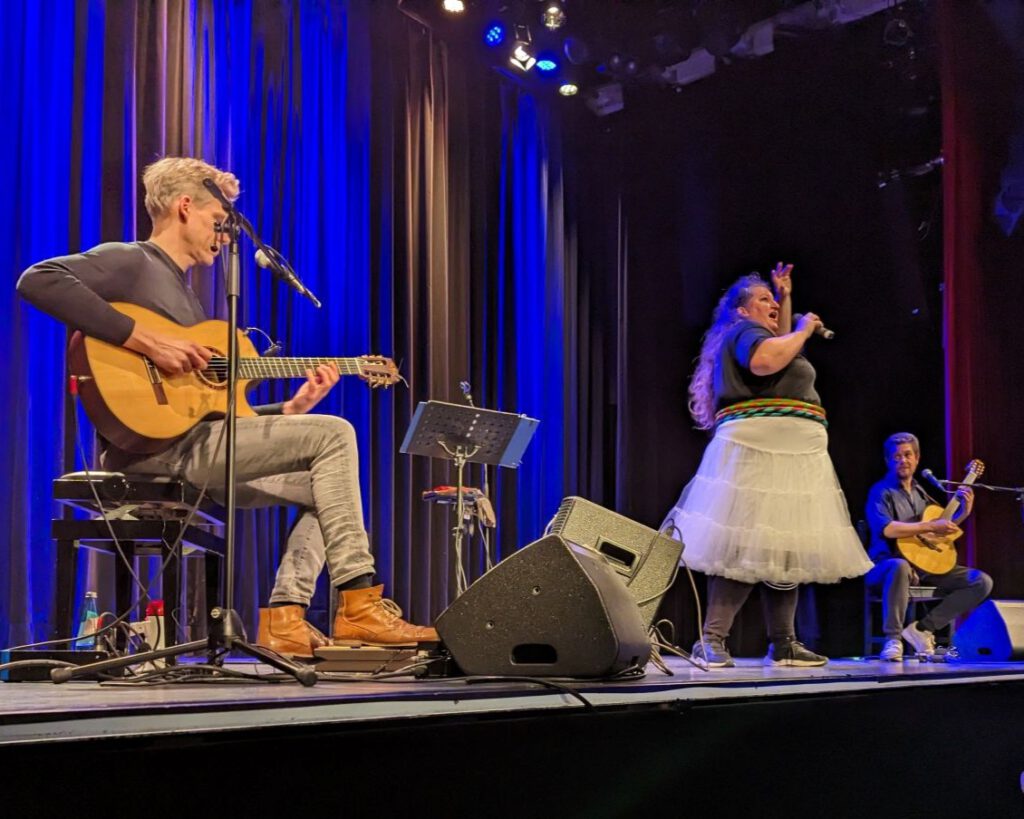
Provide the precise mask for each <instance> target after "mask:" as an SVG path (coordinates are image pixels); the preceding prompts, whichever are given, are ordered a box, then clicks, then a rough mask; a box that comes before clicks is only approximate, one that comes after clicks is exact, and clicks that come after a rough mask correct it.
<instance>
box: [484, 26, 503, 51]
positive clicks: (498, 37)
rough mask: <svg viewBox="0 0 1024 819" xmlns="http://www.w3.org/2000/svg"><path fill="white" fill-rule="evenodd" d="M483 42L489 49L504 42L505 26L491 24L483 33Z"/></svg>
mask: <svg viewBox="0 0 1024 819" xmlns="http://www.w3.org/2000/svg"><path fill="white" fill-rule="evenodd" d="M484 42H485V43H487V45H489V46H491V47H494V46H498V45H501V44H502V43H503V42H505V26H503V25H502V24H501V23H491V24H490V25H489V26H488V27H487V30H486V31H485V32H484Z"/></svg>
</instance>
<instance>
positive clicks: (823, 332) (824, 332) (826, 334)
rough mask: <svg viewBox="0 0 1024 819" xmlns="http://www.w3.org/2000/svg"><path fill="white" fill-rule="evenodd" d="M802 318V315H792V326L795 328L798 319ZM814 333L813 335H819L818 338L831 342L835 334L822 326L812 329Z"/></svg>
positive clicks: (798, 321)
mask: <svg viewBox="0 0 1024 819" xmlns="http://www.w3.org/2000/svg"><path fill="white" fill-rule="evenodd" d="M803 317H804V314H803V313H794V314H793V326H794V327H796V325H798V324H799V323H800V319H802V318H803ZM814 333H815V335H819V336H821V337H822V338H824V339H826V340H828V341H831V340H832V339H834V338H835V337H836V334H835V333H834V332H832V331H831V330H829V329H828V327H826V326H825V325H824V324H822V325H819V326H818V327H816V328H815V329H814Z"/></svg>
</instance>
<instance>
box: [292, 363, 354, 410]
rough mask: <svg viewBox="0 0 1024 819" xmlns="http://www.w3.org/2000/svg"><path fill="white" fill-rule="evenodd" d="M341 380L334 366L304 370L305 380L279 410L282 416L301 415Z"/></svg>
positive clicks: (321, 366) (325, 365) (323, 365)
mask: <svg viewBox="0 0 1024 819" xmlns="http://www.w3.org/2000/svg"><path fill="white" fill-rule="evenodd" d="M340 379H341V375H340V374H339V372H338V367H337V365H335V364H321V365H320V366H318V367H317V368H316V372H314V371H313V370H306V380H305V381H304V382H303V384H302V386H301V387H299V389H298V390H297V391H296V392H295V395H293V396H292V397H291V399H290V400H288V401H285V402H284V406H283V407H282V408H281V413H282V414H283V415H301V414H303V413H306V412H309V411H310V410H311V409H313V407H315V406H316V405H317V404H318V403H320V399H321V398H323V397H324V396H325V395H327V393H329V392H330V391H331V390H332V389H334V385H335V384H337V383H338V381H339V380H340Z"/></svg>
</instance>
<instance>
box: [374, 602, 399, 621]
mask: <svg viewBox="0 0 1024 819" xmlns="http://www.w3.org/2000/svg"><path fill="white" fill-rule="evenodd" d="M376 603H377V605H378V606H380V607H381V608H382V609H384V612H385V616H386V617H387V618H388V619H389V620H400V619H402V610H401V609H400V608H399V607H398V603H396V602H395V601H394V600H389V599H388V598H386V597H381V598H379V599H378V600H377V601H376Z"/></svg>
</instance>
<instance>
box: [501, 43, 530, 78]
mask: <svg viewBox="0 0 1024 819" xmlns="http://www.w3.org/2000/svg"><path fill="white" fill-rule="evenodd" d="M508 61H509V62H510V63H512V65H514V66H515V67H516V68H518V69H519V70H520V71H529V70H530V69H531V68H533V67H534V66H535V65H536V64H537V58H536V57H534V56H533V55H532V54H531V53H530V49H529V46H527V45H526V44H524V43H516V46H515V48H513V49H512V56H510V57H509V58H508Z"/></svg>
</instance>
